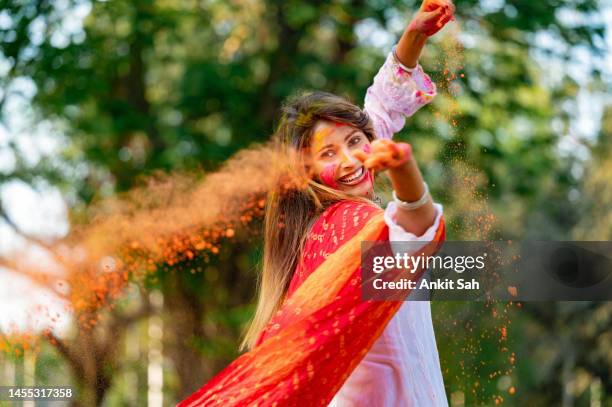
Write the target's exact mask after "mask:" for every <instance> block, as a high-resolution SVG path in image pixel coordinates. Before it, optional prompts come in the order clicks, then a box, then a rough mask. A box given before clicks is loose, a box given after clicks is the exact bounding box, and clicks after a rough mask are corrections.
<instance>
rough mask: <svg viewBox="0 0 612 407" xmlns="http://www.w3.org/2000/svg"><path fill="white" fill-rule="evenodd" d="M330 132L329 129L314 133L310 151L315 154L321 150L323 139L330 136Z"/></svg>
mask: <svg viewBox="0 0 612 407" xmlns="http://www.w3.org/2000/svg"><path fill="white" fill-rule="evenodd" d="M332 131H333V130H332V129H331V128H329V127H327V128H324V129H322V130H318V131H316V132H315V133H314V135H313V137H312V151H314V152H315V153H316V152H318V151H319V150H320V149H321V148H323V146H324V143H325V138H326V137H327V136H328V135H329V134H331V132H332Z"/></svg>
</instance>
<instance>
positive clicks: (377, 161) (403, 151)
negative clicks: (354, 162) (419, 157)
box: [353, 139, 412, 171]
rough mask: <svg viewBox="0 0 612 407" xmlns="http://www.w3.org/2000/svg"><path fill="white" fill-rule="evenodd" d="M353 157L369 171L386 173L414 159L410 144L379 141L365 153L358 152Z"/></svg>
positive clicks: (369, 146) (375, 141)
mask: <svg viewBox="0 0 612 407" xmlns="http://www.w3.org/2000/svg"><path fill="white" fill-rule="evenodd" d="M353 156H354V157H355V158H357V159H358V160H359V161H361V162H362V163H363V165H364V166H365V167H366V168H367V169H369V170H375V171H384V170H386V169H392V168H398V167H400V166H402V165H404V164H406V163H407V162H408V160H410V158H411V157H412V148H411V147H410V144H408V143H396V142H394V141H391V140H387V139H379V140H374V141H373V142H372V144H369V145H367V148H366V149H364V151H356V152H355V153H353Z"/></svg>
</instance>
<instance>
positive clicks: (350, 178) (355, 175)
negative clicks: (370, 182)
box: [338, 167, 365, 185]
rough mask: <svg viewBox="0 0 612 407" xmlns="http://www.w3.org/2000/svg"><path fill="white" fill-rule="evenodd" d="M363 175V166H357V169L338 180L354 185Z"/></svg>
mask: <svg viewBox="0 0 612 407" xmlns="http://www.w3.org/2000/svg"><path fill="white" fill-rule="evenodd" d="M364 175H365V171H364V169H363V167H359V169H357V170H355V171H353V172H352V173H350V174H347V175H345V176H344V177H342V178H339V179H338V182H339V183H341V184H344V185H355V184H358V183H359V182H360V181H361V179H362V178H363V176H364Z"/></svg>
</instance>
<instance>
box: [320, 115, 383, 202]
mask: <svg viewBox="0 0 612 407" xmlns="http://www.w3.org/2000/svg"><path fill="white" fill-rule="evenodd" d="M355 151H365V152H369V151H370V141H369V140H368V138H367V137H366V135H365V134H364V133H363V132H362V131H361V130H359V129H357V128H355V127H353V126H350V125H348V124H344V123H335V122H331V121H327V120H319V121H318V122H317V124H316V125H315V128H314V130H313V136H312V141H311V144H310V158H311V164H312V170H313V173H314V177H315V179H317V180H319V181H320V182H321V183H323V184H325V185H327V186H329V187H332V188H334V189H338V190H341V191H343V192H346V193H349V194H351V195H356V196H361V197H367V198H369V197H371V196H372V194H373V191H374V178H373V176H372V172H371V171H370V170H366V168H365V167H364V166H363V163H362V162H361V161H359V160H358V159H357V158H355V157H354V156H353V153H354V152H355Z"/></svg>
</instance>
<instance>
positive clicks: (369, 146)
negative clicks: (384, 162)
mask: <svg viewBox="0 0 612 407" xmlns="http://www.w3.org/2000/svg"><path fill="white" fill-rule="evenodd" d="M371 151H372V145H371V144H366V145H365V146H363V152H364V153H368V154H369V153H370V152H371Z"/></svg>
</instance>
